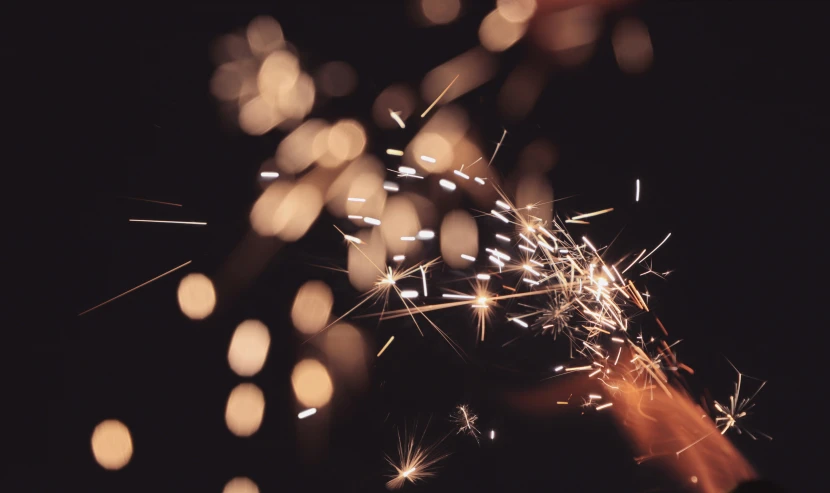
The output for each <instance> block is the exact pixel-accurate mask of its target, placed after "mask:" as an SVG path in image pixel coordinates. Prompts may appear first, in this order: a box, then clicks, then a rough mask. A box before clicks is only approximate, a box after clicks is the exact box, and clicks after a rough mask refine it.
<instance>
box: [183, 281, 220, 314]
mask: <svg viewBox="0 0 830 493" xmlns="http://www.w3.org/2000/svg"><path fill="white" fill-rule="evenodd" d="M178 299H179V308H181V310H182V313H184V314H185V316H187V317H188V318H190V319H192V320H202V319H204V318H207V317H208V316H209V315H210V314H211V313H213V309H214V308H215V307H216V290H215V289H214V287H213V282H211V280H210V278H208V276H206V275H204V274H199V273H193V274H188V275H186V276H184V277H183V278H182V280H181V282H179V291H178Z"/></svg>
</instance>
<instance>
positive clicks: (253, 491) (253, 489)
mask: <svg viewBox="0 0 830 493" xmlns="http://www.w3.org/2000/svg"><path fill="white" fill-rule="evenodd" d="M222 493H259V487H258V486H257V485H256V483H254V482H253V481H251V480H250V479H249V478H245V477H238V478H233V479H231V480H230V481H228V484H226V485H225V489H223V490H222Z"/></svg>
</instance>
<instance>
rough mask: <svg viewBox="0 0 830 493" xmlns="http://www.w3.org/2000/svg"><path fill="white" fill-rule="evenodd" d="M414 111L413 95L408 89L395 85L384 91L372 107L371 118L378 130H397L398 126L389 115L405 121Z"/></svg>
mask: <svg viewBox="0 0 830 493" xmlns="http://www.w3.org/2000/svg"><path fill="white" fill-rule="evenodd" d="M414 110H415V93H414V92H413V91H412V90H411V89H410V88H408V87H406V86H404V85H401V84H395V85H392V86H389V87H387V88H386V89H384V90H383V91H382V92H381V93H380V94H378V97H377V98H375V102H374V104H373V105H372V118H373V119H374V121H375V124H376V125H377V126H378V127H380V128H399V127H400V125H399V124H398V123H397V122H396V121H395V119H394V118H392V116H391V115H390V114H389V112H390V111H394V112H396V113H398V117H399V118H400V119H401V120H402V121H404V122H405V121H406V120H407V119H408V118H409V117H410V116H411V115H412V112H413V111H414Z"/></svg>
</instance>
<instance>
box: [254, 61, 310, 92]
mask: <svg viewBox="0 0 830 493" xmlns="http://www.w3.org/2000/svg"><path fill="white" fill-rule="evenodd" d="M300 73H301V71H300V61H299V60H297V57H296V56H294V55H293V54H292V53H290V52H288V51H285V50H281V51H276V52H274V53H271V54H270V55H268V58H266V59H265V60H264V61H263V62H262V66H261V67H260V68H259V75H258V76H257V85H258V86H259V92H260V94H262V95H263V96H266V97H269V98H279V97H280V96H281V95H283V94H285V93H286V91H290V90H291V89H292V88H293V87H294V85H295V84H296V83H297V79H299V77H300Z"/></svg>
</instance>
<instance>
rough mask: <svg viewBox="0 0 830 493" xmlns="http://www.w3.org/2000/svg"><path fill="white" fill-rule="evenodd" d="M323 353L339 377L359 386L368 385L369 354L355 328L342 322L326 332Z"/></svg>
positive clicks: (361, 335) (364, 342) (361, 336)
mask: <svg viewBox="0 0 830 493" xmlns="http://www.w3.org/2000/svg"><path fill="white" fill-rule="evenodd" d="M323 352H324V353H325V354H326V357H327V358H328V361H329V362H330V363H331V366H332V369H333V370H334V371H335V372H336V374H337V376H338V377H341V378H343V379H345V380H346V381H347V382H350V383H351V384H354V385H357V386H361V385H363V384H364V383H366V377H367V371H368V369H367V361H368V357H369V352H368V350H367V347H366V341H365V340H364V338H363V334H361V333H360V331H359V330H358V329H357V328H356V327H355V326H353V325H351V324H348V323H344V322H341V323H338V324H335V325H334V326H333V327H331V328H330V329H329V330H328V331H326V337H325V338H324V339H323Z"/></svg>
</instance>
